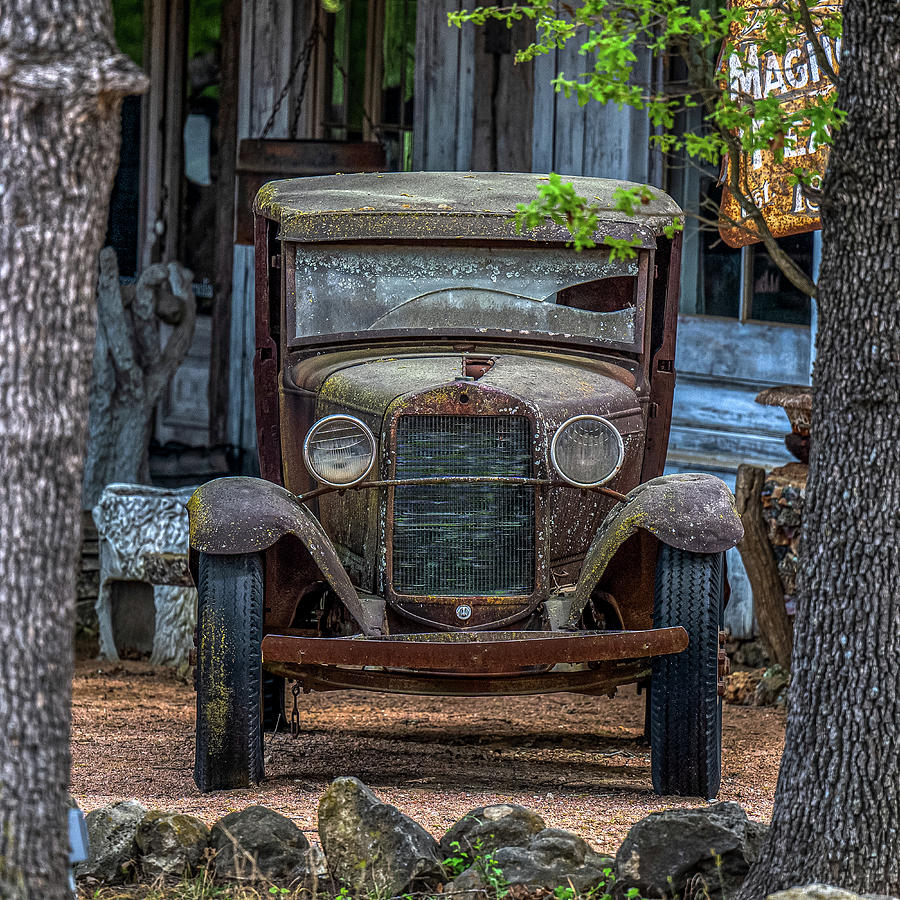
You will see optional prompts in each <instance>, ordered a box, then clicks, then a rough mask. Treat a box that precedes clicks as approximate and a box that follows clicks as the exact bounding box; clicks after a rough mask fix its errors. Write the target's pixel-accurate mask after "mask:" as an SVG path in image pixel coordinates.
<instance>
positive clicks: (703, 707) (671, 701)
mask: <svg viewBox="0 0 900 900" xmlns="http://www.w3.org/2000/svg"><path fill="white" fill-rule="evenodd" d="M724 583H725V576H724V564H723V557H722V554H721V553H690V552H689V551H687V550H678V549H676V548H674V547H669V546H668V545H666V544H663V545H661V546H660V551H659V560H658V562H657V566H656V589H655V593H654V604H653V624H654V627H656V628H669V627H672V626H676V625H681V626H682V627H683V628H684V629H685V630H686V631H687V633H688V639H689V643H688V646H687V649H686V650H683V651H682V652H681V653H676V654H669V655H667V656H657V657H654V659H653V677H652V682H651V694H650V752H651V768H652V773H653V790H654V791H655V792H656V793H657V794H681V795H683V796H690V797H703V798H704V799H712V798H714V797H715V796H716V794H717V793H718V791H719V784H720V782H721V778H722V698H721V697H720V696H719V629H720V627H721V622H722V601H723V596H724Z"/></svg>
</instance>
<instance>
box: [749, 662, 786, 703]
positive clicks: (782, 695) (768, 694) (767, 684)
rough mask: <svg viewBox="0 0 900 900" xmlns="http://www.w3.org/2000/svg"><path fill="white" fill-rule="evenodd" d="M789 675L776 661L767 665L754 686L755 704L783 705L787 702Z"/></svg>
mask: <svg viewBox="0 0 900 900" xmlns="http://www.w3.org/2000/svg"><path fill="white" fill-rule="evenodd" d="M790 680H791V679H790V675H789V674H788V673H787V672H786V671H785V670H784V669H783V668H782V667H781V666H779V665H778V663H776V664H775V665H774V666H769V668H768V669H766V671H765V673H764V674H763V677H762V679H761V680H760V682H759V684H758V685H757V686H756V695H755V697H754V700H753V702H754V704H755V705H756V706H784V705H785V703H786V702H787V694H788V687H789V686H790Z"/></svg>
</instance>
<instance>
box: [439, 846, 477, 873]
mask: <svg viewBox="0 0 900 900" xmlns="http://www.w3.org/2000/svg"><path fill="white" fill-rule="evenodd" d="M450 847H451V849H452V850H453V853H452V854H451V855H450V856H448V857H447V858H446V859H445V860H444V863H443V865H444V871H445V872H446V873H447V876H448V877H449V878H451V879H452V878H456V876H457V875H460V874H462V873H463V872H465V870H466V869H468V868H469V866H471V865H472V858H471V857H470V856H469V854H468V853H466V852H465V850H463V849H462V847H461V846H460V843H459V841H451V842H450Z"/></svg>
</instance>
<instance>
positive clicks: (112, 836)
mask: <svg viewBox="0 0 900 900" xmlns="http://www.w3.org/2000/svg"><path fill="white" fill-rule="evenodd" d="M146 812H147V810H146V809H145V808H144V807H143V806H141V804H140V803H138V802H137V801H136V800H122V801H120V802H119V803H114V804H113V805H112V806H101V807H100V808H99V809H95V810H92V811H91V812H89V813H88V814H87V816H86V817H85V822H86V824H87V832H88V854H89V855H88V858H87V860H86V861H85V862H83V863H79V864H78V866H77V867H76V869H75V873H76V875H77V876H78V877H79V878H94V879H96V880H97V881H101V882H103V883H104V884H121V883H122V882H123V881H125V880H126V879H127V878H130V877H131V876H133V874H134V869H133V867H134V860H135V859H136V858H137V845H136V844H135V842H134V837H135V835H136V834H137V830H138V826H139V825H140V824H141V820H142V819H143V818H144V815H145V814H146Z"/></svg>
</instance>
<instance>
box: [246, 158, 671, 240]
mask: <svg viewBox="0 0 900 900" xmlns="http://www.w3.org/2000/svg"><path fill="white" fill-rule="evenodd" d="M561 177H562V178H563V181H571V182H573V183H574V186H575V191H576V193H577V194H578V196H580V197H585V198H586V199H587V200H588V201H589V202H590V203H591V204H593V205H595V206H596V207H597V209H598V219H599V221H598V228H597V231H596V233H595V239H600V238H602V237H603V236H604V235H609V236H610V237H614V238H619V239H623V238H625V239H627V238H632V237H634V238H636V239H637V242H638V243H639V245H641V246H644V247H653V246H655V245H656V238H657V237H658V236H659V235H661V234H662V233H663V229H664V228H665V227H666V226H670V225H671V224H672V221H673V220H674V219H679V220H682V221H683V218H684V217H683V213H682V211H681V209H680V208H679V207H678V205H677V204H676V203H675V201H674V200H672V198H671V197H669V196H668V194H666V193H664V192H663V191H661V190H659V189H658V188H654V187H651V188H650V191H651V193H652V199H650V201H649V202H648V203H645V204H641V205H640V206H639V210H638V212H637V213H636V214H635V215H633V216H632V215H629V214H628V213H624V212H621V211H620V210H617V209H616V208H615V202H614V192H615V190H616V188H620V187H625V188H628V187H638V186H639V185H637V184H635V183H634V182H631V181H618V180H615V179H610V178H583V177H578V176H569V175H563V176H561ZM547 181H548V176H547V175H538V174H532V173H523V172H387V173H383V174H382V173H374V172H364V173H359V174H354V175H324V176H315V177H311V178H290V179H285V180H283V181H270V182H269V183H268V184H266V185H264V186H263V187H262V188H261V189H260V191H259V193H258V194H257V197H256V202H255V204H254V211H255V212H256V213H258V214H259V215H262V216H265V217H266V218H268V219H272V220H274V221H275V222H278V223H279V225H280V226H281V227H280V232H279V237H280V238H281V239H282V240H285V241H304V242H317V243H318V242H323V241H364V240H406V241H409V240H439V241H440V240H446V239H448V238H449V239H462V240H464V239H467V238H471V239H476V240H477V239H492V240H515V241H527V242H547V241H550V242H568V241H570V240H571V235H570V234H569V231H568V229H567V228H566V227H565V226H564V225H561V224H558V223H555V222H553V221H551V220H550V219H549V218H547V219H546V220H545V221H544V224H542V225H539V226H538V227H537V228H533V229H529V230H526V231H524V232H523V233H521V234H519V233H518V232H517V231H516V229H515V225H514V223H513V221H512V217H513V216H514V215H515V213H516V208H517V206H518V204H520V203H528V202H530V201H531V200H533V199H536V198H537V196H538V188H539V187H540V186H541V185H545V184H547Z"/></svg>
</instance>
